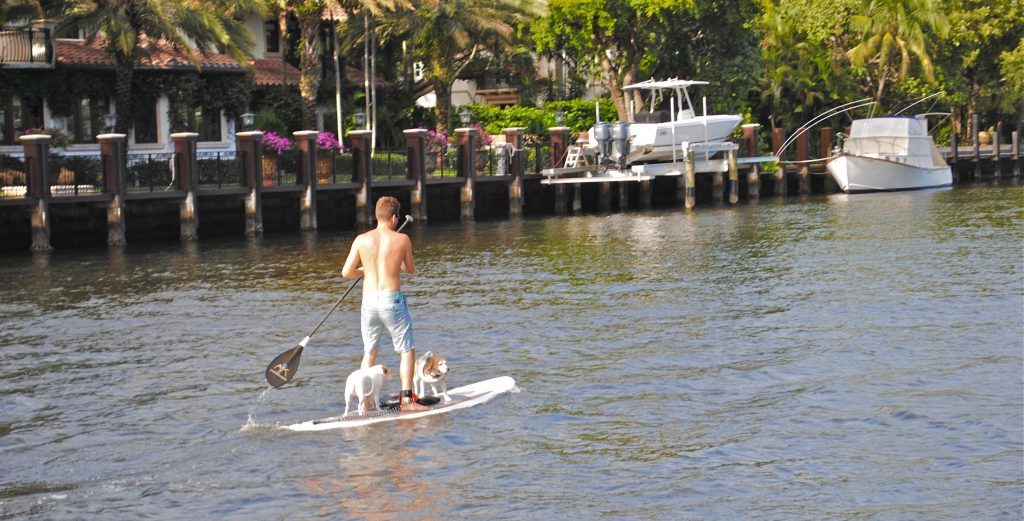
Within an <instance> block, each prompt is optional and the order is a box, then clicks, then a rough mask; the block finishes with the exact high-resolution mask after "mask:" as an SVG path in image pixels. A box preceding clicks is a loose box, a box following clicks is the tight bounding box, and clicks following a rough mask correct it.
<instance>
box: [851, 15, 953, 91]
mask: <svg viewBox="0 0 1024 521" xmlns="http://www.w3.org/2000/svg"><path fill="white" fill-rule="evenodd" d="M863 12H864V13H865V14H862V15H855V16H853V17H851V18H850V26H851V29H852V30H853V31H854V32H855V33H856V34H858V35H859V36H860V41H859V43H858V44H857V46H856V47H854V48H853V49H850V51H849V52H848V53H847V54H848V56H849V58H850V61H851V62H852V63H853V64H854V66H857V67H861V68H863V69H864V70H865V71H867V73H868V76H867V77H868V81H869V83H870V84H871V86H873V87H874V89H873V90H874V91H875V93H874V96H875V99H876V100H878V101H881V99H882V94H883V92H884V91H885V86H886V82H888V81H890V80H898V79H904V78H907V77H908V76H909V75H910V68H911V65H912V64H913V62H914V60H915V59H916V60H917V63H918V64H919V65H920V67H921V70H922V71H923V73H924V77H925V78H926V79H927V80H928V81H934V79H935V73H934V66H933V65H932V55H931V51H930V49H929V48H930V47H933V46H934V44H933V43H932V42H931V40H930V36H931V35H937V36H939V37H943V36H945V34H946V32H947V30H948V28H949V20H948V19H947V17H946V15H945V13H944V12H943V9H942V6H941V4H940V3H939V1H938V0H865V2H864V5H863Z"/></svg>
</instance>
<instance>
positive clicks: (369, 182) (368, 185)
mask: <svg viewBox="0 0 1024 521" xmlns="http://www.w3.org/2000/svg"><path fill="white" fill-rule="evenodd" d="M371 135H372V132H371V131H369V130H353V131H351V132H349V133H348V139H349V144H350V146H351V148H352V163H353V166H355V174H354V175H353V181H355V182H357V183H359V185H360V186H359V191H358V192H356V224H357V225H358V226H364V227H369V226H373V219H374V213H373V212H374V202H373V201H371V200H370V198H371V197H372V196H373V158H372V157H370V140H371Z"/></svg>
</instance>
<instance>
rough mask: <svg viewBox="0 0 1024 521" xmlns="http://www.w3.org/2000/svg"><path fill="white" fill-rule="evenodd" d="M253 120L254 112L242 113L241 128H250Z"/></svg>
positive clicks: (254, 120) (254, 118) (254, 117)
mask: <svg viewBox="0 0 1024 521" xmlns="http://www.w3.org/2000/svg"><path fill="white" fill-rule="evenodd" d="M255 122H256V114H253V113H252V112H246V113H245V114H242V130H252V125H253V123H255Z"/></svg>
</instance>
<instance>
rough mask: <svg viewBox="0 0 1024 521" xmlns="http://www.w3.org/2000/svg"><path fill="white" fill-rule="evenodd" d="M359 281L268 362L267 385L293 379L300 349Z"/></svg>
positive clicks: (275, 385)
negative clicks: (291, 343)
mask: <svg viewBox="0 0 1024 521" xmlns="http://www.w3.org/2000/svg"><path fill="white" fill-rule="evenodd" d="M411 222H412V216H411V215H406V216H405V222H403V223H402V225H401V226H399V227H398V231H402V228H405V225H407V224H409V223H411ZM360 280H363V276H362V275H360V276H359V278H357V279H356V280H355V281H353V282H352V285H351V286H349V287H348V289H347V290H345V293H344V294H343V295H342V296H341V298H339V299H338V300H337V301H336V302H335V303H334V305H333V306H331V309H330V310H329V311H327V314H326V315H324V318H321V319H320V322H318V323H317V325H316V327H314V328H313V330H312V331H310V332H309V334H308V335H306V338H303V339H302V341H301V342H299V344H298V345H296V346H295V347H293V348H291V349H289V350H287V351H285V352H283V353H281V354H279V355H277V357H276V358H274V360H273V361H272V362H270V365H268V366H267V372H266V377H267V383H269V384H270V385H271V386H272V387H281V386H282V385H284V384H286V383H288V382H290V381H292V378H294V377H295V373H296V372H298V370H299V360H300V359H301V358H302V349H303V348H304V347H306V344H307V343H309V339H310V338H311V337H312V336H313V334H314V333H316V331H317V330H318V329H320V326H322V325H324V322H326V321H327V317H329V316H331V313H334V310H335V309H338V306H339V305H341V301H342V300H345V297H347V296H348V294H349V293H351V292H352V289H354V288H355V287H356V284H359V281H360Z"/></svg>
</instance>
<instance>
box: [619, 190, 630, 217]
mask: <svg viewBox="0 0 1024 521" xmlns="http://www.w3.org/2000/svg"><path fill="white" fill-rule="evenodd" d="M626 210H629V185H627V184H626V183H619V211H620V212H625V211H626Z"/></svg>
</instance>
